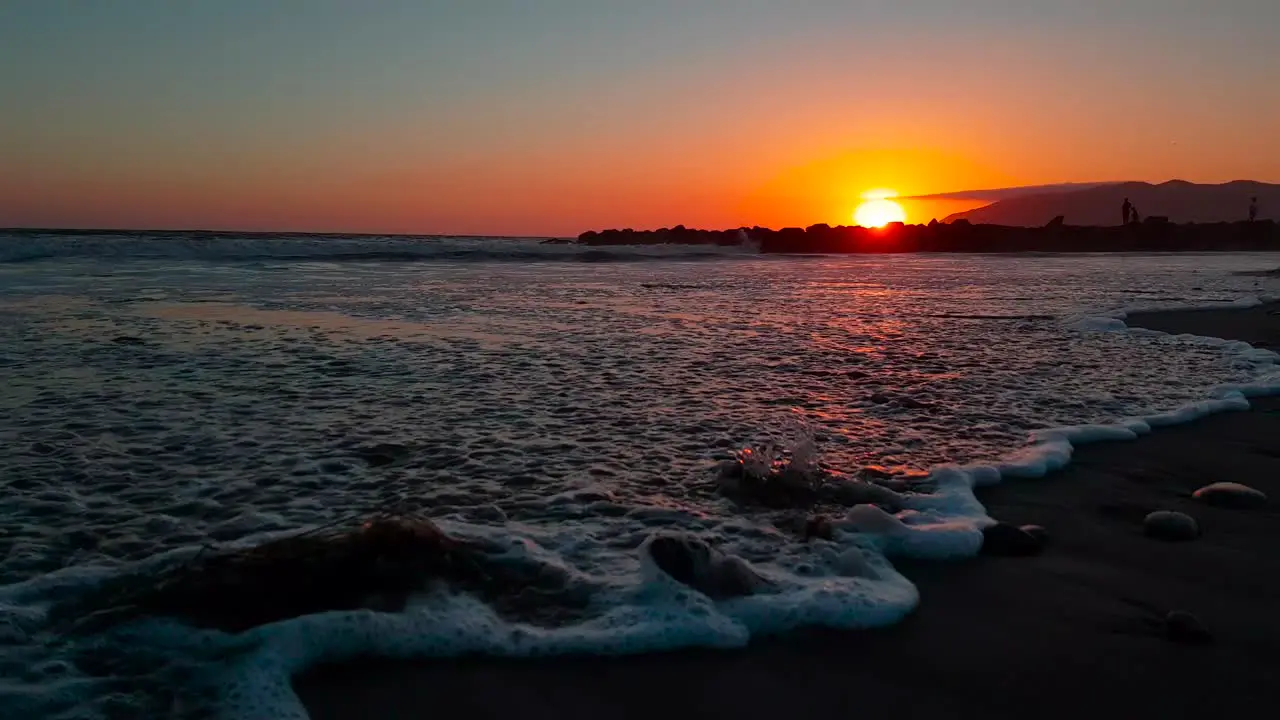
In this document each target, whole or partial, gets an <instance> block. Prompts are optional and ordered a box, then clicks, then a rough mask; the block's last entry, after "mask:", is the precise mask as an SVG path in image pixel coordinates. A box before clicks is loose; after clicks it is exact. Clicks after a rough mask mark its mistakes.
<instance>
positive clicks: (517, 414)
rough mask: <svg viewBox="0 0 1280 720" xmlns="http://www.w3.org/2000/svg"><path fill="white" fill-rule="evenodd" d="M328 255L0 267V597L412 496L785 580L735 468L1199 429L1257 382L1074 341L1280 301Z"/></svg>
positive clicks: (1257, 291) (847, 263) (1153, 275)
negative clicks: (721, 485) (811, 445)
mask: <svg viewBox="0 0 1280 720" xmlns="http://www.w3.org/2000/svg"><path fill="white" fill-rule="evenodd" d="M4 242H10V243H17V242H21V241H20V240H17V239H14V240H5V241H4ZM122 242H123V241H122ZM276 242H277V245H278V246H280V247H284V246H286V245H288V242H295V241H285V240H280V241H276ZM296 242H301V241H296ZM322 242H323V241H313V242H309V243H307V244H306V245H305V247H303V249H304V250H305V252H300V251H297V248H295V247H293V246H288V247H285V249H284V250H281V249H280V247H274V246H273V247H272V248H270V249H269V251H263V252H260V253H256V254H255V255H254V256H253V257H248V256H245V255H244V254H241V256H237V255H235V254H234V253H230V254H227V255H226V256H224V257H218V256H216V255H210V254H208V253H205V254H204V255H201V256H182V255H176V254H175V255H173V256H171V257H165V256H164V253H162V252H160V253H156V252H149V253H138V254H139V255H152V256H149V257H131V256H130V253H129V251H128V250H129V248H128V246H127V245H124V246H123V248H124V249H122V250H120V251H118V252H116V254H115V256H112V257H102V256H100V255H99V256H94V255H92V254H89V255H85V256H72V257H51V258H44V259H39V258H35V259H33V258H30V257H23V258H21V259H23V260H25V261H24V262H7V263H0V379H2V383H3V391H2V393H0V406H2V407H3V412H2V413H0V477H2V478H3V480H2V481H0V482H2V484H3V486H4V492H5V496H4V504H3V507H2V508H0V583H6V584H9V585H10V587H11V588H17V587H19V586H18V585H16V583H20V582H22V581H28V580H31V579H32V578H37V577H39V576H41V575H44V574H47V573H51V572H54V571H58V570H61V569H63V568H68V567H71V568H77V567H98V568H101V567H108V568H109V567H112V566H115V565H119V564H120V563H125V562H129V561H137V560H141V559H144V558H146V557H148V556H152V555H155V554H156V553H159V552H161V551H163V550H166V549H171V548H177V547H184V546H196V545H201V544H205V543H210V542H226V541H234V540H238V539H242V538H246V537H251V536H254V535H256V534H260V533H264V532H269V531H279V530H290V529H298V528H304V527H309V526H314V525H318V524H323V523H327V522H331V521H333V520H335V519H338V518H342V517H346V516H350V515H352V514H353V513H359V512H362V511H366V510H369V509H372V508H375V507H379V506H383V505H386V504H387V503H390V502H401V503H407V504H409V505H411V506H412V507H415V508H420V509H425V510H427V511H429V512H430V514H431V515H432V516H434V517H437V518H442V519H445V520H446V521H452V522H454V523H456V524H457V526H459V527H462V526H466V527H470V528H473V529H477V528H478V529H480V530H477V531H483V529H484V528H489V529H490V530H489V531H491V532H495V533H509V534H516V535H521V536H523V537H528V538H534V539H535V540H536V542H537V543H539V544H540V545H541V546H542V547H544V548H546V549H548V552H551V553H553V554H554V555H555V556H556V557H557V558H558V561H560V562H563V563H565V564H566V565H568V566H570V567H573V568H576V569H577V570H579V571H581V572H584V573H588V574H595V575H597V576H603V575H609V574H610V573H613V574H626V573H629V572H634V571H635V563H636V560H635V547H636V545H637V544H638V543H639V541H640V540H641V539H643V537H644V536H645V534H647V533H650V532H652V531H654V529H655V528H662V527H674V528H678V529H680V530H684V531H689V532H694V533H699V534H701V535H703V536H705V537H708V538H710V539H712V540H715V541H717V542H719V543H720V544H721V545H722V546H723V547H725V548H726V549H727V550H728V551H731V552H733V553H735V554H737V555H739V556H741V557H744V558H746V559H748V560H750V561H752V562H756V563H760V564H762V565H768V563H770V562H772V561H773V559H774V558H775V557H776V556H779V555H782V554H786V553H791V552H794V550H788V549H784V548H785V547H788V546H790V545H793V544H794V543H795V540H794V538H791V537H789V536H787V535H786V534H785V533H783V532H781V531H779V530H778V529H777V528H776V526H775V523H774V520H775V518H772V517H767V516H766V514H758V515H757V514H753V513H751V512H747V511H744V510H742V509H741V508H738V507H736V506H734V505H733V504H732V503H730V502H728V501H727V500H725V499H724V498H722V497H719V496H718V495H717V494H716V492H715V486H714V482H713V480H714V471H713V467H714V464H715V461H716V460H718V459H723V458H727V457H731V456H732V454H733V453H734V451H736V450H737V449H739V448H742V447H744V446H746V445H748V444H752V443H759V442H761V441H763V440H766V439H769V438H774V439H777V440H779V441H781V442H783V443H786V442H794V441H795V440H796V439H797V438H799V437H802V436H806V435H807V436H811V437H812V438H814V440H815V442H816V445H817V446H818V448H819V451H820V453H821V459H822V462H823V463H824V464H825V465H826V466H828V467H830V468H833V469H837V470H841V471H845V472H849V473H853V472H856V471H857V470H858V469H859V468H863V467H866V466H883V467H884V468H886V469H888V470H889V471H893V472H906V471H926V470H928V469H929V468H931V467H933V466H936V465H938V464H942V463H972V462H982V461H992V460H995V459H997V458H999V457H1001V456H1002V455H1006V454H1008V453H1009V452H1010V451H1013V450H1015V449H1017V448H1019V447H1020V446H1023V445H1025V443H1026V442H1027V438H1028V436H1029V434H1030V433H1031V432H1032V431H1035V430H1037V429H1044V428H1051V427H1057V426H1063V425H1076V424H1081V423H1108V422H1115V421H1118V420H1121V419H1124V418H1127V417H1132V416H1139V415H1144V414H1151V413H1156V412H1161V411H1165V410H1171V409H1173V408H1176V407H1178V406H1181V405H1183V404H1186V403H1188V402H1191V401H1195V400H1200V399H1203V398H1205V397H1207V396H1208V394H1209V392H1210V390H1211V388H1213V387H1214V386H1215V385H1219V384H1222V383H1240V382H1248V381H1249V380H1251V379H1253V378H1254V377H1256V376H1257V375H1258V373H1259V366H1258V365H1257V363H1256V362H1252V361H1250V360H1248V359H1245V358H1242V357H1241V356H1240V355H1239V354H1232V353H1228V352H1224V350H1223V348H1222V347H1219V346H1216V345H1214V344H1211V343H1206V342H1202V341H1197V340H1195V339H1191V338H1174V337H1169V336H1157V335H1145V334H1133V333H1126V332H1101V331H1097V330H1090V329H1088V328H1089V327H1090V325H1089V324H1087V323H1079V322H1076V321H1077V320H1079V319H1080V318H1082V317H1087V316H1097V315H1100V314H1104V313H1105V312H1107V311H1115V310H1120V309H1123V308H1126V307H1137V306H1161V305H1186V304H1204V303H1208V302H1229V301H1234V300H1239V299H1241V298H1244V297H1248V296H1258V295H1262V294H1265V293H1267V292H1272V293H1274V292H1276V288H1275V287H1274V286H1271V287H1269V286H1268V285H1267V283H1272V285H1274V281H1269V280H1263V279H1260V278H1257V277H1241V276H1234V275H1232V274H1231V272H1232V271H1235V270H1250V269H1259V268H1266V267H1271V266H1274V265H1275V264H1276V261H1275V259H1274V257H1268V256H1245V255H1214V256H1206V255H1199V256H1129V255H1123V256H1096V255H1091V256H1078V257H1065V256H1016V257H1015V256H945V257H944V256H901V257H897V256H882V257H839V258H835V257H778V256H770V257H758V256H751V255H746V254H741V253H737V252H726V253H725V254H724V255H721V256H696V257H682V256H675V257H662V256H657V257H635V256H626V257H623V256H618V257H609V256H607V255H605V256H598V257H589V258H585V259H588V260H591V261H588V262H583V261H582V260H583V259H584V258H582V257H577V256H575V255H574V254H573V253H574V252H575V251H571V250H561V249H556V250H554V251H547V252H548V253H552V252H554V254H548V256H547V257H543V256H541V255H539V254H538V253H539V252H541V251H540V250H539V249H538V246H533V245H530V244H528V243H520V244H519V247H521V248H524V249H525V250H527V253H528V256H527V257H526V256H516V257H505V258H487V257H485V256H469V255H458V254H455V255H454V256H452V257H451V256H441V257H413V256H403V255H402V256H394V255H392V256H369V257H343V256H326V255H325V254H324V252H323V245H321V246H320V249H319V250H316V249H315V246H316V244H317V243H322ZM351 242H356V243H358V241H351ZM380 242H387V241H380ZM495 242H514V241H495ZM300 247H301V246H300ZM380 247H381V246H380ZM415 247H416V246H415ZM486 247H489V246H486ZM501 247H504V248H505V247H511V246H510V245H506V246H501ZM393 249H394V248H393ZM576 252H578V253H580V252H581V251H576ZM286 257H287V259H286ZM388 257H390V258H391V259H387V258H388ZM64 572H65V571H64ZM28 595H29V593H28ZM2 597H3V596H0V601H2ZM15 607H16V605H15ZM14 612H17V611H16V610H15V611H14ZM15 617H16V616H15ZM2 634H3V633H0V635H2ZM24 638H25V639H24ZM5 642H7V643H9V645H10V646H12V648H11V649H13V650H14V652H17V648H20V647H24V643H26V644H27V645H30V643H31V642H33V641H31V640H30V638H29V637H25V636H24V635H21V634H20V635H16V636H14V637H13V638H8V639H0V643H5ZM4 647H5V646H4V645H0V664H3V663H4V662H5V660H4V657H5V656H4V650H3V648H4ZM29 649H30V648H29V647H28V650H29ZM24 652H25V651H24ZM33 652H34V651H33ZM45 652H46V654H47V653H48V652H51V651H45ZM13 657H15V658H16V657H18V656H13ZM22 657H23V658H27V655H22ZM11 660H12V658H11ZM23 662H25V660H23ZM3 674H4V673H2V672H0V675H3ZM42 683H45V680H42V679H37V680H33V681H30V682H28V683H27V684H25V685H21V687H20V689H19V690H14V692H20V693H27V694H28V695H31V696H38V695H40V693H41V692H46V691H47V690H48V688H47V685H45V684H42ZM41 688H44V690H41ZM4 692H5V691H4V690H0V703H2V702H3V698H4V697H5V695H4ZM28 699H29V698H28ZM33 702H34V701H33ZM0 707H2V704H0ZM31 707H48V708H54V707H57V708H62V709H61V710H59V712H62V711H65V712H67V713H72V714H74V713H79V712H84V713H89V714H91V713H93V712H101V706H100V705H92V704H91V705H77V704H76V703H72V702H68V703H64V704H63V705H56V704H55V705H48V706H41V705H38V704H37V705H32V706H31ZM67 708H70V709H67ZM69 716H70V715H69Z"/></svg>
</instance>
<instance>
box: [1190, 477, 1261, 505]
mask: <svg viewBox="0 0 1280 720" xmlns="http://www.w3.org/2000/svg"><path fill="white" fill-rule="evenodd" d="M1191 497H1193V498H1195V499H1196V500H1199V501H1200V502H1202V503H1205V504H1206V505H1213V506H1215V507H1223V508H1235V509H1239V510H1248V509H1253V508H1260V507H1266V505H1267V496H1266V494H1264V493H1263V492H1262V491H1261V490H1255V489H1254V488H1251V487H1249V486H1248V485H1241V484H1240V483H1235V482H1216V483H1213V484H1212V485H1205V486H1204V487H1202V488H1200V489H1199V490H1197V491H1195V492H1194V493H1192V494H1191Z"/></svg>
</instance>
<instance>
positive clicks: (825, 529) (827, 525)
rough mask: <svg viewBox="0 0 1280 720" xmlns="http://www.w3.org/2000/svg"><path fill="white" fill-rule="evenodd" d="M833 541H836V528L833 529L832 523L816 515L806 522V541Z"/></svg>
mask: <svg viewBox="0 0 1280 720" xmlns="http://www.w3.org/2000/svg"><path fill="white" fill-rule="evenodd" d="M813 538H818V539H819V540H833V539H835V528H834V527H832V525H831V521H830V520H828V519H827V518H825V517H822V516H821V515H815V516H813V517H811V518H809V519H808V520H806V521H805V524H804V539H805V540H812V539H813Z"/></svg>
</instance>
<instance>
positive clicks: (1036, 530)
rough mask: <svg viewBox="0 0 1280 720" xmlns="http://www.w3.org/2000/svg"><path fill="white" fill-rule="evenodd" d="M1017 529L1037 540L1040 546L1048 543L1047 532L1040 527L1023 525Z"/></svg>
mask: <svg viewBox="0 0 1280 720" xmlns="http://www.w3.org/2000/svg"><path fill="white" fill-rule="evenodd" d="M1018 529H1019V530H1021V531H1022V532H1024V533H1026V534H1028V535H1030V536H1031V537H1033V538H1035V539H1036V540H1038V541H1039V542H1040V544H1041V545H1044V544H1045V543H1047V542H1049V531H1048V530H1045V529H1044V528H1043V527H1041V526H1040V525H1023V526H1022V527H1020V528H1018Z"/></svg>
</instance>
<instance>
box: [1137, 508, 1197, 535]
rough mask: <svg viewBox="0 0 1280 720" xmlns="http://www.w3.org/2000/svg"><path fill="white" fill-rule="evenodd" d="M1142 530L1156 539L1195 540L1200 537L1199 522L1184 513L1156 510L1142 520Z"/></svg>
mask: <svg viewBox="0 0 1280 720" xmlns="http://www.w3.org/2000/svg"><path fill="white" fill-rule="evenodd" d="M1142 529H1143V532H1145V533H1146V535H1147V537H1151V538H1155V539H1157V540H1169V541H1180V540H1195V539H1196V538H1198V537H1200V524H1199V523H1197V522H1196V520H1195V518H1193V517H1191V516H1190V515H1187V514H1186V513H1180V512H1174V511H1172V510H1157V511H1156V512H1153V513H1151V514H1149V515H1147V517H1146V518H1145V519H1144V520H1143V521H1142Z"/></svg>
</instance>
